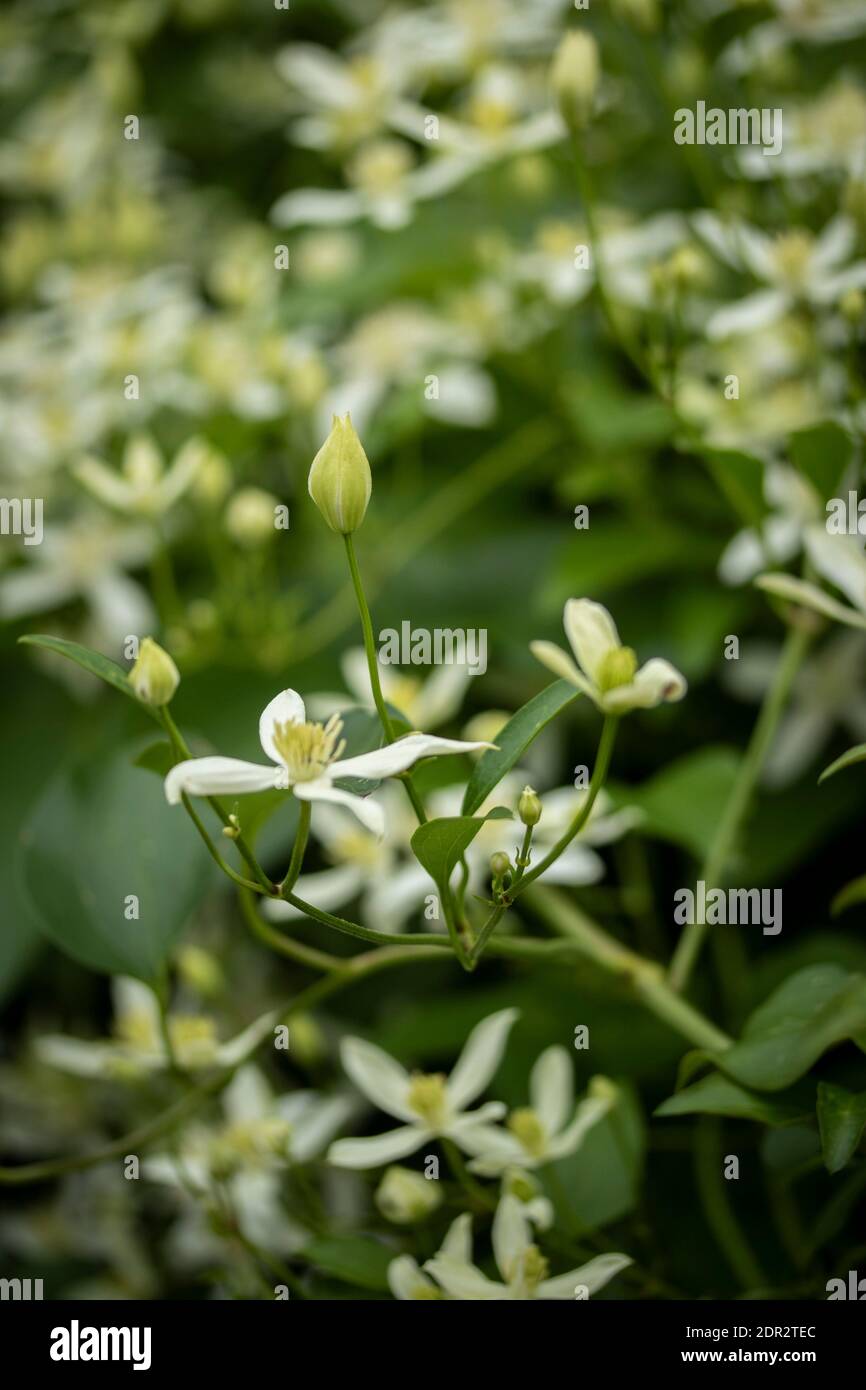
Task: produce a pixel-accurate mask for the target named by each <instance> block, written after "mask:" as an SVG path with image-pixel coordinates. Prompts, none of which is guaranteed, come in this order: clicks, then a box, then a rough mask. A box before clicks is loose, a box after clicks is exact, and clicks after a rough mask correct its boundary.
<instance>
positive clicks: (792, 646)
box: [669, 628, 810, 990]
mask: <svg viewBox="0 0 866 1390" xmlns="http://www.w3.org/2000/svg"><path fill="white" fill-rule="evenodd" d="M809 640H810V637H809V634H808V633H806V632H805V631H803V630H801V629H799V628H791V629H790V630H789V632H788V636H787V638H786V639H785V645H784V647H783V648H782V654H781V657H780V658H779V664H778V666H777V668H776V674H775V676H774V677H773V682H772V684H771V686H770V688H769V690H768V691H767V694H766V696H765V697H764V703H763V705H762V706H761V711H760V714H759V715H758V718H757V720H756V722H755V727H754V729H753V730H752V736H751V738H750V739H749V744H748V747H747V749H746V752H745V755H744V757H743V760H742V762H741V763H740V766H739V769H738V772H737V777H736V781H735V782H734V786H733V788H732V790H731V794H730V796H729V798H728V801H727V805H726V806H725V809H724V812H723V814H722V818H721V820H720V821H719V824H718V827H717V829H716V833H715V835H714V837H713V842H712V844H711V845H710V848H709V852H708V854H707V857H706V859H705V860H704V863H703V865H702V866H701V869H700V872H699V874H698V878H699V880H703V882H704V883H705V884H706V885H707V891H708V892H709V890H710V889H711V888H721V887H722V886H723V884H724V880H725V877H726V875H727V873H728V872H729V871H730V866H731V857H732V854H733V851H734V848H735V845H736V841H737V838H738V836H739V834H740V829H741V826H742V822H743V819H744V817H745V815H746V812H747V811H748V809H749V806H750V804H751V801H752V797H753V795H754V792H755V786H756V784H757V781H758V778H759V776H760V774H761V770H762V768H763V766H764V763H765V761H766V757H767V753H768V752H769V749H770V744H771V743H772V740H773V736H774V734H775V732H776V728H777V726H778V723H779V719H780V718H781V715H782V712H783V710H784V708H785V704H786V703H787V699H788V695H789V693H790V690H791V686H792V684H793V681H794V677H795V676H796V674H797V672H798V670H799V669H800V664H801V662H802V660H803V657H804V655H805V653H806V648H807V647H808V645H809ZM706 933H707V923H706V922H691V923H689V925H688V926H687V927H686V929H685V931H684V932H683V934H682V936H681V937H680V939H679V942H678V943H677V948H676V950H675V951H674V954H673V957H672V959H671V964H670V971H669V979H670V983H671V985H672V986H673V988H674V989H676V990H683V989H685V987H686V985H687V984H688V982H689V977H690V975H691V973H692V970H693V969H694V966H695V964H696V962H697V959H698V956H699V955H700V952H701V947H702V946H703V943H704V938H705V937H706Z"/></svg>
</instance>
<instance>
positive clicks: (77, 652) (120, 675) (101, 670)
mask: <svg viewBox="0 0 866 1390" xmlns="http://www.w3.org/2000/svg"><path fill="white" fill-rule="evenodd" d="M18 641H19V642H21V643H22V644H23V645H24V646H28V647H44V649H45V650H46V651H49V652H57V653H58V655H60V656H65V657H66V658H67V660H69V661H74V662H75V664H76V666H80V667H81V668H82V670H84V671H89V672H90V674H91V676H98V677H99V679H100V680H101V681H105V682H106V684H107V685H111V686H113V687H114V689H115V690H119V691H120V693H121V695H126V697H127V698H128V699H130V700H134V701H135V703H136V704H137V705H138V707H139V709H143V710H146V711H147V713H148V714H149V715H150V716H151V718H153V719H157V720H158V717H159V716H158V715H157V713H156V711H155V709H154V708H153V706H152V705H146V704H145V703H144V701H143V700H139V698H138V696H137V695H136V693H135V691H134V690H133V688H132V686H131V685H130V683H129V681H128V680H127V677H126V672H125V671H124V669H123V667H122V666H118V664H117V662H116V661H110V660H109V658H108V657H107V656H103V655H102V653H101V652H94V651H91V649H90V648H89V647H82V646H81V644H80V642H67V641H66V639H65V638H64V637H47V636H45V635H44V634H42V633H38V632H28V633H26V634H25V636H24V637H19V638H18Z"/></svg>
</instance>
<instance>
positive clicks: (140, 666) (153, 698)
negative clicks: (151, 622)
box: [128, 637, 180, 705]
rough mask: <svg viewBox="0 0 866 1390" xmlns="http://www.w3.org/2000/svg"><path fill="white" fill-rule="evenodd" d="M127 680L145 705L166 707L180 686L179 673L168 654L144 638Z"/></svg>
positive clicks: (157, 644)
mask: <svg viewBox="0 0 866 1390" xmlns="http://www.w3.org/2000/svg"><path fill="white" fill-rule="evenodd" d="M128 679H129V683H130V685H131V686H132V688H133V690H134V691H135V693H136V695H137V696H138V698H139V700H143V701H144V703H145V704H146V705H167V704H168V703H169V701H170V700H171V698H172V696H173V695H174V692H175V691H176V690H177V687H178V686H179V685H180V672H179V671H178V669H177V667H176V666H175V664H174V662H173V661H172V659H171V657H170V656H169V654H168V652H166V651H163V649H162V647H161V646H160V645H159V643H158V642H154V640H153V638H152V637H145V639H144V641H143V642H142V644H141V646H140V647H139V649H138V660H137V661H136V663H135V665H134V666H133V668H132V670H131V671H130V673H129V677H128Z"/></svg>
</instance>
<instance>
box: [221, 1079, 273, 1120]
mask: <svg viewBox="0 0 866 1390" xmlns="http://www.w3.org/2000/svg"><path fill="white" fill-rule="evenodd" d="M273 1099H274V1097H273V1093H272V1091H271V1088H270V1086H269V1085H268V1083H267V1081H266V1080H265V1078H264V1076H263V1075H262V1073H261V1072H260V1071H259V1069H258V1067H255V1066H252V1065H251V1064H247V1066H244V1067H240V1068H239V1069H238V1071H237V1072H235V1075H234V1076H233V1077H232V1079H231V1081H230V1082H229V1084H228V1086H227V1087H226V1089H225V1090H224V1091H223V1108H224V1110H225V1112H226V1116H227V1117H228V1120H229V1122H230V1124H233V1125H240V1124H249V1123H251V1122H252V1121H254V1120H261V1119H262V1118H263V1117H264V1116H265V1115H267V1113H268V1111H269V1110H270V1108H271V1106H272V1104H273Z"/></svg>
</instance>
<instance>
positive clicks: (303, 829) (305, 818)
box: [280, 797, 313, 898]
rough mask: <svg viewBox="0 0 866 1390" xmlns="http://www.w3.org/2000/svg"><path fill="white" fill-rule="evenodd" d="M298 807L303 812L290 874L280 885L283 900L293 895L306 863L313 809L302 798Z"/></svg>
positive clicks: (293, 850)
mask: <svg viewBox="0 0 866 1390" xmlns="http://www.w3.org/2000/svg"><path fill="white" fill-rule="evenodd" d="M298 805H299V806H300V808H301V810H300V815H299V817H298V829H297V832H296V834H295V843H294V847H293V849H292V859H291V863H290V864H289V868H288V872H287V873H286V876H285V878H284V879H283V881H282V883H281V884H280V897H282V898H285V896H286V894H287V893H291V891H292V889H293V888H294V886H295V884H296V883H297V881H298V875H299V874H300V872H301V866H302V864H303V862H304V854H305V852H306V848H307V840H308V838H309V834H310V813H311V811H312V809H313V808H312V806H311V805H310V803H309V801H302V800H301V799H300V797H299V798H298Z"/></svg>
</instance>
